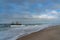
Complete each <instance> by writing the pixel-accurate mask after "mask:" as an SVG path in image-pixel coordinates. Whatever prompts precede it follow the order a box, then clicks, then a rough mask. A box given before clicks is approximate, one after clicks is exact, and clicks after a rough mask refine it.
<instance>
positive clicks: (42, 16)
mask: <svg viewBox="0 0 60 40" xmlns="http://www.w3.org/2000/svg"><path fill="white" fill-rule="evenodd" d="M33 18H40V19H56V16H49V15H46V14H44V15H35V16H33Z"/></svg>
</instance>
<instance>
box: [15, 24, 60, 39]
mask: <svg viewBox="0 0 60 40" xmlns="http://www.w3.org/2000/svg"><path fill="white" fill-rule="evenodd" d="M57 31H60V25H56V26H52V27H48V28H45V29H43V30H40V31H38V32H34V33H31V34H29V35H26V36H23V37H21V38H17V39H16V40H48V39H49V40H55V39H54V38H56V37H58V36H56V35H58V34H56V33H57ZM47 33H48V34H47ZM58 33H59V32H58ZM54 34H56V35H54ZM50 35H51V36H50ZM55 36H56V37H55ZM59 37H60V35H59ZM59 37H58V39H59V40H60V38H59ZM56 39H57V38H56ZM58 39H57V40H58Z"/></svg>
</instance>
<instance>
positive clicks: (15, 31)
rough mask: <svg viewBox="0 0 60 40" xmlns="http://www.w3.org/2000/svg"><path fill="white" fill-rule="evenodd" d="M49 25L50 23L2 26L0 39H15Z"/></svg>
mask: <svg viewBox="0 0 60 40" xmlns="http://www.w3.org/2000/svg"><path fill="white" fill-rule="evenodd" d="M51 26H52V24H44V25H19V26H18V25H11V27H6V28H5V27H3V28H0V40H16V39H17V38H18V37H22V36H24V35H28V34H30V33H32V32H37V31H39V30H42V29H44V28H47V27H51Z"/></svg>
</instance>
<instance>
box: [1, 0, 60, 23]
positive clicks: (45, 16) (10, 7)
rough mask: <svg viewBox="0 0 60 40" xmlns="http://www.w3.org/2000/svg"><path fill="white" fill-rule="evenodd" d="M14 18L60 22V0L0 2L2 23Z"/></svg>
mask: <svg viewBox="0 0 60 40" xmlns="http://www.w3.org/2000/svg"><path fill="white" fill-rule="evenodd" d="M13 18H18V19H19V18H37V19H38V20H60V0H0V21H1V22H2V21H3V22H6V21H4V20H6V19H8V20H9V21H10V20H11V19H13ZM35 20H36V19H35ZM38 20H36V21H38ZM26 21H31V19H30V20H26Z"/></svg>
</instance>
